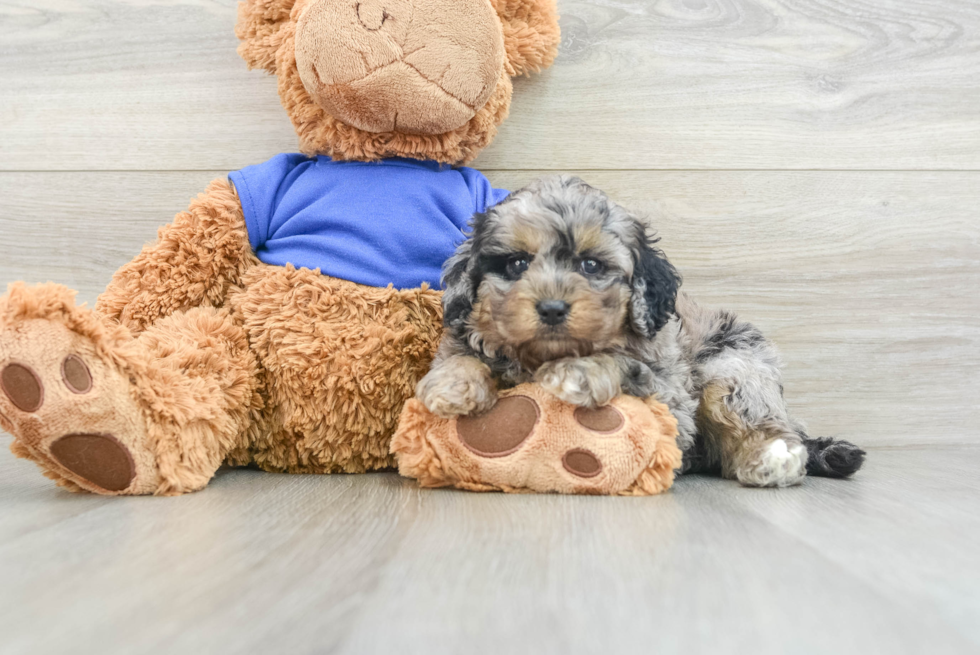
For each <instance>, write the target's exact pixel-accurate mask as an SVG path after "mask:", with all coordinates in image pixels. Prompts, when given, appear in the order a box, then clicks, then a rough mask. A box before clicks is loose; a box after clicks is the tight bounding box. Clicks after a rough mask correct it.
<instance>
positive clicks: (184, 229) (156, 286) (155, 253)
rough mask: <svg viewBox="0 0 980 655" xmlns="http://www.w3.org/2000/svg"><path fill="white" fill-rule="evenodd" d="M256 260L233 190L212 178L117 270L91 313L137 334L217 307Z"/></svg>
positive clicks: (226, 184)
mask: <svg viewBox="0 0 980 655" xmlns="http://www.w3.org/2000/svg"><path fill="white" fill-rule="evenodd" d="M257 262H258V259H257V258H256V257H255V254H254V252H253V251H252V247H251V245H250V243H249V239H248V229H247V228H246V225H245V217H244V214H243V213H242V206H241V202H240V201H239V199H238V195H237V193H236V192H235V188H234V186H232V184H231V183H230V182H228V181H227V180H224V179H219V180H215V181H214V182H212V183H211V184H210V185H209V186H208V188H207V190H206V191H205V192H204V193H202V194H201V195H199V196H198V197H197V198H196V199H195V200H194V201H192V202H191V204H190V207H189V208H188V210H187V211H185V212H181V213H180V214H178V215H177V216H176V218H175V219H174V220H173V222H172V223H170V224H168V225H165V226H163V227H162V228H160V230H159V232H158V234H157V240H156V241H155V242H154V243H151V244H148V245H146V246H145V247H144V248H143V250H142V251H141V252H140V254H139V255H137V256H136V258H135V259H133V260H132V261H131V262H129V263H128V264H126V265H124V266H123V267H122V268H120V269H119V270H118V271H116V273H115V274H114V275H113V278H112V281H111V282H110V283H109V286H108V287H107V288H106V290H105V292H103V293H102V295H101V296H99V299H98V301H97V303H96V311H98V312H99V313H100V314H102V315H103V316H105V317H107V318H109V319H112V320H115V321H118V322H119V323H121V324H122V325H124V326H125V327H127V328H129V330H130V331H131V332H133V333H134V334H138V333H141V332H143V331H144V330H145V329H146V328H147V327H148V326H150V325H152V324H153V323H154V322H155V321H157V320H158V319H160V318H163V317H165V316H169V315H171V314H173V313H174V312H177V311H180V310H186V309H190V308H192V307H200V306H211V307H221V306H222V305H223V303H224V298H225V295H226V293H227V290H228V288H229V287H230V286H232V285H235V284H238V283H239V281H240V279H241V276H242V274H243V273H244V272H245V271H246V270H247V269H248V268H250V267H251V266H252V265H254V264H255V263H257Z"/></svg>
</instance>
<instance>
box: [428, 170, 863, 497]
mask: <svg viewBox="0 0 980 655" xmlns="http://www.w3.org/2000/svg"><path fill="white" fill-rule="evenodd" d="M472 227H473V233H472V238H470V239H469V240H467V241H466V242H465V243H463V244H462V245H461V246H460V247H459V249H458V250H457V252H456V254H455V255H454V256H453V257H452V258H451V259H450V260H449V261H447V262H446V266H445V269H444V286H445V289H446V290H445V295H444V297H443V307H444V309H445V325H446V332H445V334H444V337H443V341H442V343H441V344H440V347H439V352H438V354H437V356H436V359H435V361H434V362H433V365H432V370H431V371H430V372H429V374H428V375H426V376H425V378H424V379H423V380H422V381H421V382H420V383H419V385H418V388H417V396H418V398H419V399H420V400H421V401H422V402H423V403H424V404H425V406H426V407H428V408H429V410H431V411H432V412H434V413H436V414H438V415H440V416H445V417H449V416H458V415H465V414H472V413H480V412H485V411H487V410H489V409H490V408H491V407H493V405H494V403H495V402H496V399H497V389H498V388H506V387H510V386H514V385H516V384H520V383H522V382H529V381H534V382H537V383H538V384H540V385H542V386H543V387H544V388H546V389H547V390H548V391H550V392H551V393H553V394H555V395H556V396H558V397H559V398H561V399H563V400H565V401H567V402H569V403H573V404H576V405H582V406H586V407H596V406H601V405H604V404H606V403H607V402H609V400H610V399H612V398H613V397H614V396H616V395H617V394H620V393H625V394H630V395H633V396H641V397H645V396H651V395H655V396H656V397H657V398H658V399H659V400H661V401H662V402H664V403H666V404H667V405H668V406H669V407H670V408H671V410H672V411H673V413H674V416H676V418H677V421H678V430H679V432H680V434H679V436H678V445H679V446H680V447H681V449H682V450H683V451H684V453H685V457H684V470H685V471H692V470H697V471H716V472H720V473H721V474H722V475H723V476H725V477H728V478H734V479H737V480H739V481H740V482H741V483H742V484H745V485H751V486H779V487H782V486H787V485H792V484H797V483H799V482H800V481H801V480H802V478H803V476H804V475H806V474H807V473H809V474H811V475H822V476H829V477H845V476H848V475H851V474H852V473H854V472H855V471H857V470H858V469H859V468H860V467H861V464H862V462H863V460H864V451H862V450H860V449H859V448H858V447H856V446H854V445H853V444H851V443H848V442H846V441H837V440H833V439H827V438H823V439H813V438H810V437H809V436H807V434H806V432H805V431H804V430H803V428H802V426H801V425H800V424H799V423H797V422H795V421H794V420H793V419H792V418H790V416H789V413H788V412H787V409H786V403H785V401H784V400H783V387H782V384H781V382H780V371H779V358H778V355H777V354H776V351H775V349H774V348H773V346H772V344H771V343H769V341H767V340H766V338H765V337H764V336H763V335H762V334H761V333H760V332H759V330H758V329H756V328H755V327H754V326H752V325H751V324H750V323H747V322H745V321H743V320H740V319H739V318H738V317H736V316H735V315H734V314H733V313H731V312H727V311H715V310H710V309H706V308H703V307H701V306H699V305H698V304H696V303H695V302H694V301H693V300H691V299H690V298H688V297H687V295H686V294H685V293H683V292H679V291H678V288H679V286H680V277H679V275H678V274H677V272H676V270H675V269H674V267H673V266H672V265H671V264H670V263H669V262H668V261H667V259H666V258H665V257H664V255H663V253H662V252H661V251H660V250H658V249H657V248H655V247H654V244H655V243H656V239H654V238H653V236H652V234H651V231H650V228H649V226H648V225H647V223H645V222H644V221H643V220H641V219H639V218H638V217H636V216H634V215H632V214H630V213H629V212H627V211H626V210H625V209H623V208H622V207H620V206H619V205H617V204H616V203H614V202H612V201H611V200H610V199H609V198H608V197H607V196H606V195H605V194H604V193H602V192H601V191H599V190H597V189H594V188H593V187H591V186H589V185H588V184H586V183H585V182H583V181H582V180H580V179H578V178H576V177H570V176H550V177H545V178H542V179H540V180H538V181H536V182H534V183H533V184H531V185H529V186H528V187H526V188H524V189H522V190H520V191H518V192H516V193H514V194H513V195H511V196H510V198H508V199H507V200H506V201H504V202H503V203H501V204H499V205H497V206H496V207H493V208H492V209H490V210H489V211H488V212H486V213H485V214H479V215H477V216H476V217H474V219H473V223H472Z"/></svg>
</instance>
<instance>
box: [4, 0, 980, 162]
mask: <svg viewBox="0 0 980 655" xmlns="http://www.w3.org/2000/svg"><path fill="white" fill-rule="evenodd" d="M235 5H236V0H139V2H132V1H123V0H7V1H6V2H4V3H3V4H2V5H0V89H2V90H3V93H2V94H0V169H3V170H90V169H96V170H210V169H221V170H227V169H235V168H240V167H243V166H245V165H248V164H253V163H257V162H260V161H264V160H265V159H267V158H268V157H270V156H271V155H273V154H276V153H279V152H283V151H290V150H293V149H295V147H296V138H295V136H294V134H293V132H292V129H291V127H290V125H289V121H288V119H287V118H286V116H285V113H284V112H283V111H282V109H281V108H280V107H279V103H278V98H277V96H276V89H275V81H274V79H272V78H270V77H268V76H266V75H264V74H263V73H260V72H251V73H249V72H248V71H246V70H245V66H244V63H243V62H241V61H240V60H239V59H238V58H237V56H236V54H235V46H236V41H235V37H234V34H233V31H232V30H233V26H234V21H235ZM560 10H561V13H562V29H563V31H564V37H563V43H562V52H561V55H560V57H559V59H558V61H557V63H556V65H555V66H554V67H553V69H552V70H550V71H549V72H547V73H545V74H544V75H541V76H537V77H534V78H531V79H521V80H518V82H517V89H516V94H515V98H516V102H515V103H514V107H513V112H512V116H511V118H510V119H509V121H508V122H507V123H506V124H505V125H504V126H503V128H502V130H501V133H500V136H499V138H498V139H497V141H496V143H495V144H494V145H493V146H492V147H491V148H490V149H489V150H488V151H487V152H486V153H485V154H484V155H483V156H482V157H481V159H480V160H479V163H480V166H482V167H483V168H486V169H514V168H520V169H565V168H577V169H597V168H601V169H625V168H639V169H662V168H671V169H674V168H677V169H689V168H697V169H707V168H739V169H744V168H753V169H756V168H758V169H787V168H789V169H801V168H803V169H813V168H821V169H921V168H927V169H969V170H977V169H978V168H980V129H978V123H980V121H978V119H980V85H978V84H977V83H976V80H977V79H978V76H980V4H977V3H975V2H952V1H950V0H893V1H890V2H887V3H881V2H874V1H873V0H657V1H653V0H592V1H588V2H586V1H582V0H561V2H560Z"/></svg>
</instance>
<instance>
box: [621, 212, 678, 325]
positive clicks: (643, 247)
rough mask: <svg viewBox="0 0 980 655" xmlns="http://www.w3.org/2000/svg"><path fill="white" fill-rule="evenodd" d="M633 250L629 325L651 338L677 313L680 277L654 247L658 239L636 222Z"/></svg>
mask: <svg viewBox="0 0 980 655" xmlns="http://www.w3.org/2000/svg"><path fill="white" fill-rule="evenodd" d="M637 233H638V238H637V246H636V247H635V248H634V250H633V252H634V255H633V257H634V263H633V281H632V289H633V292H632V295H631V297H630V324H631V326H632V327H633V330H635V331H636V332H637V334H639V335H641V336H644V337H652V336H653V335H655V334H656V333H657V331H658V330H660V328H662V327H663V326H664V325H666V324H667V321H669V320H670V318H671V316H673V314H674V301H675V300H676V299H677V289H678V287H680V283H681V278H680V275H678V273H677V269H675V268H674V266H673V265H672V264H671V263H670V262H669V261H667V258H666V257H665V256H664V254H663V252H661V251H660V250H658V249H657V248H655V247H654V244H655V243H657V241H658V240H657V239H654V238H651V237H650V236H648V235H647V233H646V230H645V228H644V227H643V226H642V225H641V224H640V223H639V221H637Z"/></svg>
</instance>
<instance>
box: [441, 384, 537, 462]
mask: <svg viewBox="0 0 980 655" xmlns="http://www.w3.org/2000/svg"><path fill="white" fill-rule="evenodd" d="M540 415H541V410H540V409H539V408H538V404H537V403H536V402H534V401H533V400H531V399H530V398H528V397H527V396H508V397H506V398H501V399H500V400H498V401H497V404H496V405H494V406H493V409H491V410H490V411H489V412H486V413H485V414H480V415H477V416H461V417H459V419H458V420H457V421H456V434H457V435H458V436H459V440H460V441H461V442H463V445H464V446H466V447H467V448H469V449H470V450H471V451H472V452H474V453H475V454H477V455H480V456H481V457H503V456H504V455H510V454H511V453H514V452H516V451H517V450H518V449H519V448H520V447H521V445H522V444H523V443H524V442H525V441H526V440H527V438H528V437H529V436H530V435H531V433H532V432H534V426H535V425H537V423H538V418H539V417H540Z"/></svg>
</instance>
